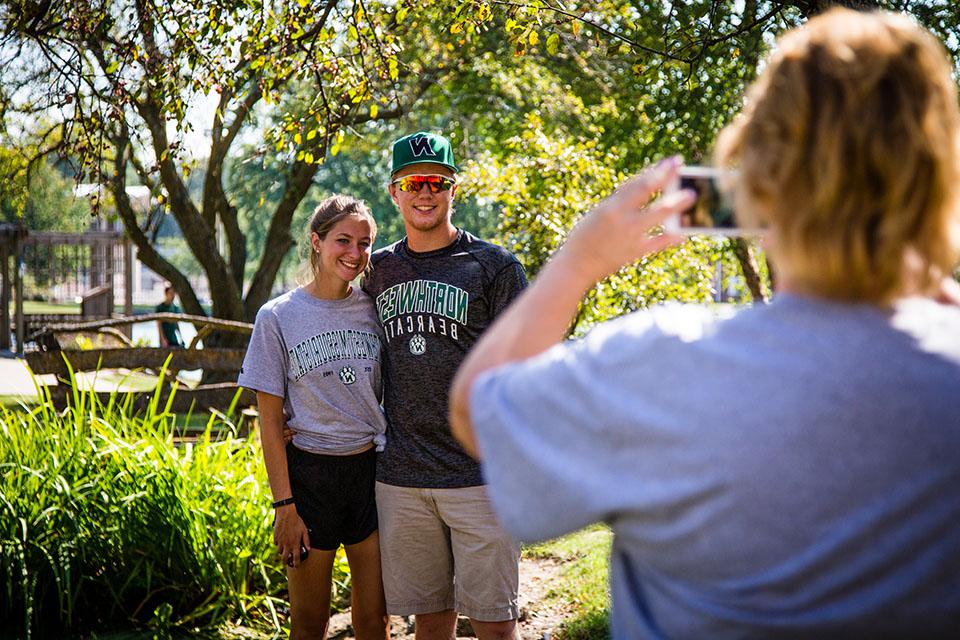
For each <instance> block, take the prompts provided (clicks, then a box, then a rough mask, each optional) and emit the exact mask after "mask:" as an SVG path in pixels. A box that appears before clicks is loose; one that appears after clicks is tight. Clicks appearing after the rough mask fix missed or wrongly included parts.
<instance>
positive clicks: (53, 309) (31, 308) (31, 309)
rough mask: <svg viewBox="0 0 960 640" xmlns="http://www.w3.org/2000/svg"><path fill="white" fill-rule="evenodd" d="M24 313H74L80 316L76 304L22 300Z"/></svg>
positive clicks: (78, 307)
mask: <svg viewBox="0 0 960 640" xmlns="http://www.w3.org/2000/svg"><path fill="white" fill-rule="evenodd" d="M23 312H24V313H76V314H78V315H79V314H80V305H79V304H78V303H76V302H42V301H38V300H24V301H23Z"/></svg>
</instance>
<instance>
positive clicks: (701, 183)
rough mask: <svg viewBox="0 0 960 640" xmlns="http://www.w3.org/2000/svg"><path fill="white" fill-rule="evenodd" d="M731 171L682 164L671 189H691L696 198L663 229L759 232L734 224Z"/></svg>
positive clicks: (708, 232)
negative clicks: (678, 175)
mask: <svg viewBox="0 0 960 640" xmlns="http://www.w3.org/2000/svg"><path fill="white" fill-rule="evenodd" d="M732 178H733V174H732V173H730V172H728V171H722V170H720V169H714V168H713V167H682V168H681V169H680V177H679V180H678V181H677V183H676V184H675V185H674V188H675V189H691V190H693V191H695V192H696V194H697V200H696V202H694V203H693V205H692V206H691V207H690V208H689V209H687V210H685V211H683V212H681V213H680V215H679V216H677V218H675V219H674V220H671V221H670V223H669V224H668V225H667V231H670V232H671V233H680V234H683V235H698V234H706V235H722V236H752V235H759V234H760V233H761V231H760V230H759V229H743V228H741V227H740V225H739V224H738V223H737V217H736V213H735V211H734V207H733V198H732V188H731V183H732V182H733V181H732Z"/></svg>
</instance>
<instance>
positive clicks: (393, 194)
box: [387, 184, 400, 207]
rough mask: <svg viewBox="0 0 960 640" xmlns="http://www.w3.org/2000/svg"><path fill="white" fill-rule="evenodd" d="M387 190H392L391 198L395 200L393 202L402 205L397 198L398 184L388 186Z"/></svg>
mask: <svg viewBox="0 0 960 640" xmlns="http://www.w3.org/2000/svg"><path fill="white" fill-rule="evenodd" d="M387 190H388V191H390V199H391V200H393V204H395V205H397V206H398V207H399V206H400V202H399V201H398V200H397V185H395V184H391V185H389V186H387Z"/></svg>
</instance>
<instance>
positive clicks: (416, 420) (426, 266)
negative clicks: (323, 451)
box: [363, 231, 527, 488]
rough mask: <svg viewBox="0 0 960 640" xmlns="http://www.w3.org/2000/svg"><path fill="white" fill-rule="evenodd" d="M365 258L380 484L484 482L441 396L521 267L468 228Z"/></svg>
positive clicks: (519, 279)
mask: <svg viewBox="0 0 960 640" xmlns="http://www.w3.org/2000/svg"><path fill="white" fill-rule="evenodd" d="M371 264H372V265H373V269H372V271H371V273H370V275H369V276H368V277H367V278H366V280H365V281H364V285H363V287H364V290H365V291H367V293H369V294H370V296H371V297H372V298H374V300H375V302H376V307H377V315H378V316H379V318H380V323H381V324H382V325H383V330H384V334H385V338H386V357H385V359H384V367H385V369H384V370H385V387H384V402H383V405H384V410H385V411H386V414H387V419H388V422H389V427H388V435H387V439H388V443H387V446H386V449H385V450H384V451H383V453H381V454H380V458H379V460H378V463H377V480H379V481H380V482H384V483H386V484H392V485H397V486H404V487H431V488H455V487H471V486H477V485H481V484H483V478H482V476H481V474H480V466H479V465H478V464H477V462H476V461H475V460H474V459H473V458H471V457H470V456H468V455H467V454H466V453H465V452H464V451H463V449H462V448H461V447H460V445H459V444H458V443H457V442H456V441H455V440H454V438H453V436H452V435H450V427H449V420H448V413H447V399H448V397H449V389H450V383H451V381H452V380H453V376H454V374H455V373H456V371H457V368H458V367H459V366H460V363H461V362H462V361H463V359H464V357H465V356H466V353H467V351H468V350H469V349H470V347H471V346H473V344H474V342H476V341H477V339H478V338H479V337H480V334H481V333H482V332H483V331H484V330H485V329H486V328H487V327H488V326H490V324H491V323H492V322H493V319H494V318H495V317H496V315H497V314H498V313H500V312H501V311H502V310H503V309H504V308H505V307H506V306H507V305H508V304H509V303H510V301H511V300H513V298H514V297H516V296H517V294H519V293H520V291H522V290H523V289H524V287H526V285H527V279H526V276H525V275H524V272H523V267H522V266H521V265H520V263H519V262H518V261H517V259H516V258H514V257H513V256H512V255H511V254H510V253H509V252H508V251H506V250H505V249H502V248H501V247H498V246H496V245H494V244H491V243H489V242H484V241H483V240H479V239H478V238H476V237H475V236H473V235H472V234H470V233H468V232H466V231H460V232H459V233H458V235H457V239H456V241H454V242H453V244H451V245H449V246H447V247H444V248H443V249H438V250H437V251H430V252H426V253H417V252H415V251H411V250H410V249H409V248H408V247H407V243H406V240H401V241H400V242H397V243H395V244H393V245H390V246H389V247H386V248H384V249H380V250H379V251H377V252H376V253H374V255H373V257H372V258H371Z"/></svg>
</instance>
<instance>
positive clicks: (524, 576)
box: [329, 557, 569, 640]
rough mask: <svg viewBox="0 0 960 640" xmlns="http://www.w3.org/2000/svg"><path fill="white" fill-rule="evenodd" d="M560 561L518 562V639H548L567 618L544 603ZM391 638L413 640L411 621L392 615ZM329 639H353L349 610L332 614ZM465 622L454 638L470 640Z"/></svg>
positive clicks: (562, 608) (562, 609)
mask: <svg viewBox="0 0 960 640" xmlns="http://www.w3.org/2000/svg"><path fill="white" fill-rule="evenodd" d="M560 568H561V565H560V562H559V561H557V560H556V559H554V558H526V557H525V558H522V559H521V560H520V637H521V638H522V639H523V640H549V639H550V638H551V636H552V635H554V634H555V633H556V631H557V629H558V628H559V627H560V624H561V623H562V622H563V620H564V619H565V618H566V616H567V615H569V611H568V610H567V607H565V606H564V605H562V604H559V603H548V602H547V601H546V600H547V593H548V592H549V591H550V587H551V583H552V582H553V581H554V580H556V579H557V577H558V576H559V575H560ZM391 623H392V625H391V626H392V633H391V638H395V639H397V640H413V638H414V635H413V619H412V618H411V619H410V620H409V621H408V620H407V619H405V618H401V617H398V616H394V617H393V618H392V619H391ZM329 637H330V639H331V640H343V639H346V638H353V628H352V627H351V626H350V610H349V609H348V610H346V611H343V612H341V613H338V614H336V615H335V616H333V618H332V619H331V620H330V633H329ZM473 637H475V636H474V633H473V629H471V627H470V623H469V621H467V619H466V618H463V617H461V618H460V621H459V623H458V625H457V638H473Z"/></svg>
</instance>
